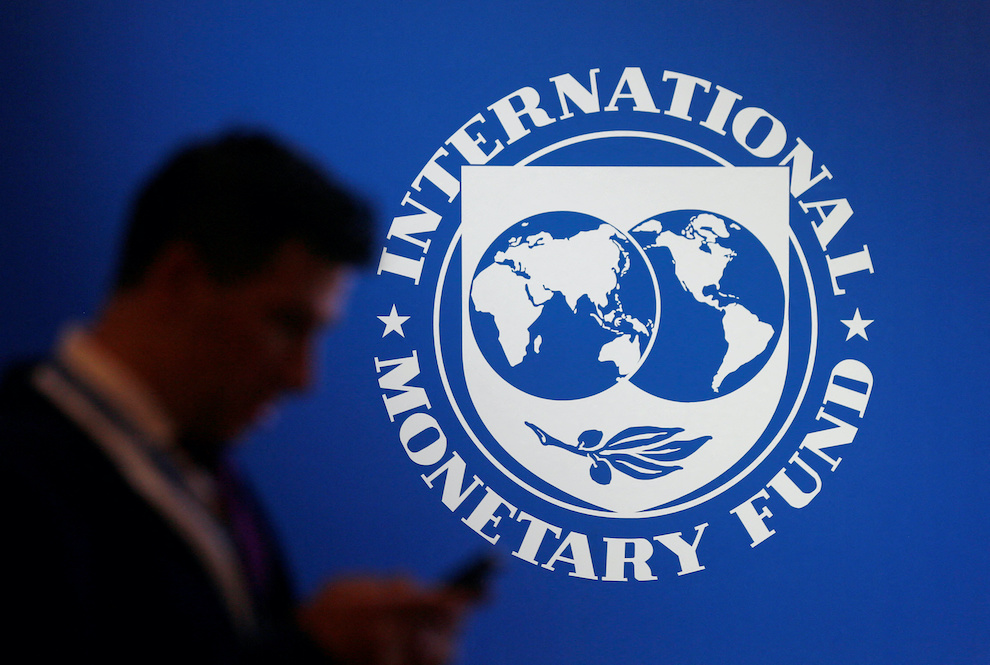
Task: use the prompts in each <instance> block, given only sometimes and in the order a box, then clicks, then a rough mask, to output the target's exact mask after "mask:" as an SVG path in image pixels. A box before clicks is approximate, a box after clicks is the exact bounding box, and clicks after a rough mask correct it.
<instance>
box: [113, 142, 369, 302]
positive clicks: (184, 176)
mask: <svg viewBox="0 0 990 665" xmlns="http://www.w3.org/2000/svg"><path fill="white" fill-rule="evenodd" d="M371 233H372V224H371V214H370V210H369V208H368V207H367V206H366V205H365V203H364V202H363V201H361V200H360V199H359V198H357V197H356V196H354V195H353V194H351V193H350V192H348V191H346V190H345V189H344V188H343V187H341V186H340V185H337V184H336V183H334V182H333V181H332V180H331V179H330V178H329V177H328V176H327V175H326V174H325V173H324V172H323V171H321V170H320V169H319V168H318V167H317V166H316V165H315V164H313V163H312V162H310V161H309V160H307V159H306V158H304V157H302V156H301V155H299V154H297V153H296V152H294V151H293V150H291V149H289V148H288V147H286V146H285V145H283V144H281V143H279V142H278V141H277V140H275V139H274V138H272V137H271V136H269V135H266V134H263V133H259V132H234V133H230V134H226V135H224V136H222V137H221V138H219V139H217V140H212V141H205V142H201V143H194V144H192V145H189V146H187V147H185V148H183V149H182V150H180V151H179V152H178V153H176V154H175V155H174V156H173V157H172V158H171V159H169V160H168V161H167V162H166V163H165V165H164V166H163V167H162V169H161V170H160V171H158V172H157V173H156V174H155V175H154V176H152V178H151V180H149V181H148V182H147V184H146V185H145V186H144V187H143V188H142V189H141V191H140V192H139V194H138V196H137V198H136V200H135V202H134V206H133V208H132V210H131V214H130V219H129V224H128V229H127V234H126V236H125V238H124V245H123V250H122V252H121V257H120V264H119V266H118V270H117V276H116V281H115V288H117V289H125V288H128V287H131V286H134V285H136V284H139V283H140V282H141V280H142V279H143V277H144V275H145V272H146V270H147V269H148V267H149V266H150V265H151V264H152V263H153V262H154V261H155V259H156V258H157V257H158V256H159V254H160V253H161V251H162V250H163V249H164V248H165V247H167V246H168V245H169V244H170V243H173V242H176V241H185V242H188V243H190V244H191V245H192V246H193V247H194V248H195V249H196V251H197V252H198V253H199V255H200V258H201V259H202V260H203V262H204V263H205V264H206V266H207V268H208V269H209V271H210V274H211V276H212V277H213V278H214V279H217V280H218V281H223V282H232V281H236V280H238V279H241V278H243V277H247V276H249V275H251V274H253V273H255V272H256V271H258V270H259V269H261V268H262V267H263V266H264V265H265V263H266V262H267V261H268V260H269V259H271V258H272V256H273V255H274V254H275V252H276V251H278V250H279V249H280V248H281V247H282V246H283V245H284V244H285V243H286V242H288V241H290V240H294V241H298V242H300V243H302V245H303V246H304V247H305V248H306V249H307V250H308V251H309V252H311V253H312V254H313V255H314V256H317V257H320V258H323V259H326V260H327V261H328V262H339V263H345V264H360V263H364V262H366V261H367V260H368V258H369V256H370V252H371Z"/></svg>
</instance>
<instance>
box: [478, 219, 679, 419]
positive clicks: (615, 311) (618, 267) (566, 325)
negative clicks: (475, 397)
mask: <svg viewBox="0 0 990 665" xmlns="http://www.w3.org/2000/svg"><path fill="white" fill-rule="evenodd" d="M659 311H660V302H659V294H658V291H657V285H656V279H655V277H654V276H653V274H652V270H651V268H650V266H649V265H648V263H647V261H646V259H645V258H644V255H643V253H642V251H641V250H640V249H639V248H638V247H637V246H636V244H635V243H634V242H632V241H631V240H630V238H629V237H628V236H626V235H625V234H624V233H623V232H621V231H620V230H619V229H617V228H616V227H614V226H612V225H611V224H609V223H607V222H605V221H603V220H601V219H598V218H596V217H592V216H591V215H586V214H583V213H577V212H568V211H560V212H547V213H541V214H539V215H535V216H533V217H529V218H527V219H525V220H523V221H521V222H518V223H516V224H515V225H513V226H511V227H510V228H508V229H507V230H506V231H504V232H503V233H502V234H501V235H499V236H498V237H497V238H496V239H495V241H494V242H493V243H492V244H491V245H490V246H489V248H488V249H487V251H486V252H485V253H484V255H483V256H482V258H481V261H480V262H479V264H478V266H477V268H476V270H475V272H474V276H473V278H472V282H471V286H470V314H469V316H470V324H471V329H472V331H473V334H474V339H475V341H476V342H477V345H478V348H479V349H480V350H481V353H482V355H484V357H485V359H486V361H487V362H488V364H489V365H490V366H491V367H492V368H493V369H494V370H495V371H496V372H497V373H498V374H499V375H500V376H501V377H502V378H503V379H504V380H505V381H507V382H508V383H509V384H510V385H512V386H514V387H516V388H517V389H519V390H521V391H523V392H525V393H527V394H529V395H534V396H536V397H543V398H547V399H556V400H567V399H579V398H583V397H588V396H590V395H594V394H597V393H600V392H602V391H604V390H607V389H608V388H609V387H611V386H613V385H615V383H616V382H617V381H621V380H623V379H625V378H627V377H630V376H632V375H633V374H634V373H635V372H636V371H637V370H638V369H639V367H640V365H641V364H642V362H643V360H644V358H645V357H646V355H647V353H648V350H649V348H650V344H651V340H652V338H653V335H654V332H655V330H656V324H657V320H658V317H659Z"/></svg>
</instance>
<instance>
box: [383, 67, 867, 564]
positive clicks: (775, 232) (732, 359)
mask: <svg viewBox="0 0 990 665" xmlns="http://www.w3.org/2000/svg"><path fill="white" fill-rule="evenodd" d="M584 81H586V82H579V79H578V77H576V76H574V75H571V74H564V75H561V76H555V77H552V78H550V79H549V80H548V81H547V82H546V83H545V84H541V85H540V86H534V87H524V88H521V89H519V90H517V91H515V92H513V93H512V94H510V95H508V96H506V97H503V98H502V99H500V100H498V101H496V102H495V103H493V104H492V105H491V106H489V107H488V108H487V110H486V111H485V112H484V113H478V114H477V115H475V116H474V117H473V118H471V119H470V120H469V121H468V122H467V123H466V124H464V125H463V126H462V127H461V128H460V129H458V130H457V131H456V132H454V133H453V134H452V135H451V136H450V137H449V138H448V139H447V140H446V141H445V142H444V145H443V147H441V148H440V149H438V150H437V151H436V153H435V154H434V155H433V157H432V158H431V159H430V160H429V161H428V162H427V163H426V165H425V166H424V167H423V169H422V170H421V171H420V173H418V174H417V175H416V176H415V178H413V180H412V182H411V186H410V189H409V191H407V192H406V193H405V195H404V196H403V198H402V202H401V205H400V211H399V214H398V215H396V216H395V217H394V218H393V219H392V221H391V224H390V228H389V232H388V237H387V239H386V242H385V244H384V246H383V248H382V252H381V256H380V260H379V263H378V273H379V277H378V279H381V280H387V281H388V283H389V288H388V289H387V290H383V291H384V292H385V293H387V297H388V301H387V302H382V303H380V305H379V306H380V309H381V312H382V314H381V315H380V316H379V317H378V318H379V319H380V321H381V324H382V325H383V326H384V328H382V342H381V349H382V350H381V354H380V355H378V356H377V357H376V358H375V370H376V379H377V381H378V385H379V387H380V388H381V393H382V398H383V403H384V406H385V411H386V413H387V415H388V417H389V419H390V420H391V421H392V422H394V423H395V424H396V428H397V429H396V435H397V440H398V442H399V444H400V445H401V447H402V449H403V450H404V451H405V453H406V454H407V455H408V456H409V458H410V460H411V462H412V463H413V465H414V468H416V469H418V471H419V473H420V474H421V475H422V478H423V480H424V481H425V482H426V485H427V486H428V487H429V488H432V490H433V491H435V492H436V493H437V496H438V499H439V500H440V501H442V502H443V504H444V505H445V506H446V507H447V508H448V509H449V510H451V511H452V512H453V513H455V514H456V515H457V516H459V517H460V518H461V519H462V521H463V522H464V523H465V524H466V525H467V526H468V527H470V528H472V529H473V530H475V531H476V532H477V533H478V534H479V535H480V536H482V537H483V538H485V539H486V540H488V541H490V542H492V543H493V544H499V543H500V542H501V543H502V544H503V545H502V546H505V544H507V545H508V547H509V548H510V549H511V552H512V554H513V555H515V556H516V557H518V558H520V559H522V560H524V561H528V562H529V563H531V564H534V565H539V566H541V567H543V568H545V569H548V570H552V571H559V572H560V573H561V574H564V573H566V574H569V575H573V576H577V577H584V578H588V579H601V580H610V581H617V580H647V579H656V578H657V576H658V574H659V573H660V571H661V570H663V569H664V568H665V567H666V568H669V569H671V570H673V571H675V572H677V573H678V574H686V573H690V572H696V571H699V570H702V569H703V568H704V567H705V565H704V564H703V563H702V561H703V559H704V553H705V544H704V543H705V542H706V541H707V539H709V538H713V537H720V538H732V537H735V538H738V539H740V541H744V542H747V543H748V544H749V545H750V546H751V547H755V546H756V545H758V544H759V543H761V542H763V541H764V540H766V539H767V538H768V537H770V536H771V535H772V534H773V533H775V530H774V528H773V520H772V517H773V513H774V511H779V510H788V509H789V510H799V509H801V508H803V507H804V506H806V505H808V503H810V502H811V500H812V499H814V497H815V496H817V495H818V493H819V492H820V491H821V489H822V487H823V484H824V478H825V477H826V475H827V474H829V473H831V472H834V471H835V469H836V467H837V466H838V464H839V461H840V459H841V457H840V456H839V452H840V451H842V450H843V448H842V447H843V446H847V445H848V444H850V443H852V441H853V439H854V437H855V435H856V433H857V430H858V426H859V419H860V418H862V417H863V414H864V412H865V409H866V405H867V403H868V401H869V398H870V394H871V392H872V388H873V377H872V374H871V373H870V371H869V369H868V365H867V364H866V362H864V360H862V359H861V358H860V357H859V356H860V355H861V354H862V353H863V352H865V351H866V350H867V348H868V347H867V345H866V342H867V341H868V336H867V332H866V330H867V326H868V325H870V324H871V323H872V321H871V320H869V319H865V318H863V316H862V314H861V313H860V310H859V308H858V307H856V306H855V300H854V298H852V297H850V296H849V295H847V289H849V290H853V289H858V288H864V287H866V286H868V285H869V280H868V276H869V275H870V274H872V272H873V265H872V262H871V260H870V255H869V248H868V247H866V246H865V245H859V246H858V247H857V246H856V245H855V240H854V239H850V237H851V236H852V233H851V232H850V230H849V227H848V225H847V222H849V220H850V218H851V216H852V208H851V206H850V205H849V203H848V202H847V201H846V200H845V199H843V198H841V196H837V195H836V194H835V193H833V192H832V191H831V190H832V189H834V184H833V183H832V174H831V172H830V171H829V170H828V169H827V168H826V167H825V166H824V165H823V164H821V163H820V160H819V158H818V157H817V156H816V155H815V153H814V151H813V150H812V149H811V148H810V147H809V146H808V145H807V144H806V143H805V142H804V141H803V140H801V139H800V138H796V137H795V138H790V137H789V135H788V132H787V130H786V128H785V126H784V125H783V123H782V122H781V121H780V120H778V119H777V118H776V117H774V116H773V115H771V114H770V113H769V112H767V111H765V110H763V109H761V108H758V107H755V106H748V105H744V104H742V103H741V100H742V96H741V95H739V94H737V93H734V92H732V91H730V90H728V89H727V88H725V87H723V86H719V85H713V84H712V83H711V82H709V81H705V80H703V79H700V78H697V77H693V76H689V75H686V74H679V73H676V72H670V71H666V72H662V75H660V76H656V75H654V76H653V78H652V79H651V78H650V76H649V75H648V74H647V73H645V72H644V71H643V70H642V69H640V68H637V67H627V68H625V69H624V70H622V71H621V72H612V73H611V75H609V74H602V73H601V72H600V71H599V70H591V71H590V72H588V73H587V74H585V76H584ZM606 99H609V100H610V101H608V103H607V104H606V103H605V100H606ZM826 190H828V191H826ZM819 191H820V192H821V196H819ZM852 309H854V310H855V311H854V312H853V311H852ZM709 529H710V530H709ZM706 531H707V533H713V532H715V531H718V532H720V535H719V536H705V540H703V539H702V536H703V534H705V533H706Z"/></svg>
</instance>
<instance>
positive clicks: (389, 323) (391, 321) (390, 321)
mask: <svg viewBox="0 0 990 665" xmlns="http://www.w3.org/2000/svg"><path fill="white" fill-rule="evenodd" d="M378 320H379V321H381V322H382V323H384V324H385V332H383V333H382V337H384V336H385V335H387V334H389V333H390V332H397V333H399V336H400V337H405V336H406V334H405V333H404V332H402V324H403V323H405V322H406V321H408V320H409V317H408V316H399V313H398V312H396V311H395V305H392V311H391V312H389V314H388V316H379V317H378Z"/></svg>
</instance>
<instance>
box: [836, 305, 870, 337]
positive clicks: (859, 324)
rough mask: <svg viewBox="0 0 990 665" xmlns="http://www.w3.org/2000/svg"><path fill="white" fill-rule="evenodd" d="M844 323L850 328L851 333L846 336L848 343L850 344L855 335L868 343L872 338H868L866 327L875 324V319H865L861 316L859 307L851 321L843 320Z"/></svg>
mask: <svg viewBox="0 0 990 665" xmlns="http://www.w3.org/2000/svg"><path fill="white" fill-rule="evenodd" d="M841 321H842V323H843V324H845V326H846V327H847V328H849V332H848V333H847V334H846V341H847V342H848V341H849V340H851V339H852V338H853V336H854V335H859V336H860V337H862V338H863V339H865V340H866V341H869V340H870V338H869V337H867V336H866V326H868V325H870V324H871V323H873V321H874V319H864V318H863V317H861V316H860V315H859V307H857V308H856V313H855V314H853V317H852V318H851V319H841Z"/></svg>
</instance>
